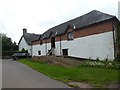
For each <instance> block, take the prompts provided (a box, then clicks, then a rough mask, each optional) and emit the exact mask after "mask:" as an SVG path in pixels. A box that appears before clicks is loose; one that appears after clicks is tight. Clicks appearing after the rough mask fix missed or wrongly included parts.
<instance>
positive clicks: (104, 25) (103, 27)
mask: <svg viewBox="0 0 120 90" xmlns="http://www.w3.org/2000/svg"><path fill="white" fill-rule="evenodd" d="M112 30H113V26H112V21H106V22H101V23H98V24H95V25H91V26H89V27H87V28H83V29H80V28H79V29H77V30H73V29H72V28H69V29H68V31H67V32H69V31H74V32H73V35H74V38H78V37H85V36H89V35H94V34H100V33H104V32H109V31H112ZM55 40H56V42H57V41H60V36H56V37H55ZM62 40H67V33H65V34H63V35H61V41H62ZM50 42H51V39H50V38H48V39H47V43H50ZM42 43H46V39H44V40H42ZM32 44H33V45H37V44H40V41H34V42H32Z"/></svg>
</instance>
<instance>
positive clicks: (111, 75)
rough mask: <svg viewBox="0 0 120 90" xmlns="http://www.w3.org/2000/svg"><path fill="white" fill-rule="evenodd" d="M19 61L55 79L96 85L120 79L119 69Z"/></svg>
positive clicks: (26, 60)
mask: <svg viewBox="0 0 120 90" xmlns="http://www.w3.org/2000/svg"><path fill="white" fill-rule="evenodd" d="M19 62H21V63H24V64H26V65H28V66H29V67H31V68H33V69H35V70H37V71H39V72H41V73H43V74H45V75H48V76H50V77H51V78H53V79H57V80H62V81H64V82H70V81H77V82H85V83H90V84H92V85H93V86H95V87H99V86H103V85H105V84H108V83H116V82H117V81H118V70H117V69H112V68H110V69H108V68H101V67H84V66H81V67H62V66H57V65H50V64H47V63H40V62H33V61H31V60H28V59H22V60H19Z"/></svg>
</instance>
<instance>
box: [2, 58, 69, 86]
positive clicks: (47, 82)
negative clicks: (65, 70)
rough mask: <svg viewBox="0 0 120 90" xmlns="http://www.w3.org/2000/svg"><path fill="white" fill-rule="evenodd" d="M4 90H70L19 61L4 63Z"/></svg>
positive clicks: (4, 61) (61, 83) (6, 61)
mask: <svg viewBox="0 0 120 90" xmlns="http://www.w3.org/2000/svg"><path fill="white" fill-rule="evenodd" d="M2 88H70V87H69V86H67V85H66V84H65V83H63V82H61V81H57V80H53V79H51V78H49V77H48V76H45V75H43V74H41V73H39V72H37V71H35V70H33V69H31V68H30V67H28V66H26V65H24V64H21V63H20V62H17V61H12V60H10V59H8V60H7V59H6V60H3V61H2Z"/></svg>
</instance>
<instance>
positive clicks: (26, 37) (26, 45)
mask: <svg viewBox="0 0 120 90" xmlns="http://www.w3.org/2000/svg"><path fill="white" fill-rule="evenodd" d="M39 37H40V35H37V34H31V33H27V29H25V28H24V29H23V35H22V37H21V39H20V40H19V43H18V45H19V51H21V50H22V49H25V50H28V53H29V54H30V55H32V41H33V40H36V39H38V38H39Z"/></svg>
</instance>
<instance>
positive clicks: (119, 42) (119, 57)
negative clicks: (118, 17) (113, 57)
mask: <svg viewBox="0 0 120 90" xmlns="http://www.w3.org/2000/svg"><path fill="white" fill-rule="evenodd" d="M117 46H118V53H117V60H118V61H119V60H120V23H119V24H118V26H117Z"/></svg>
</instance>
